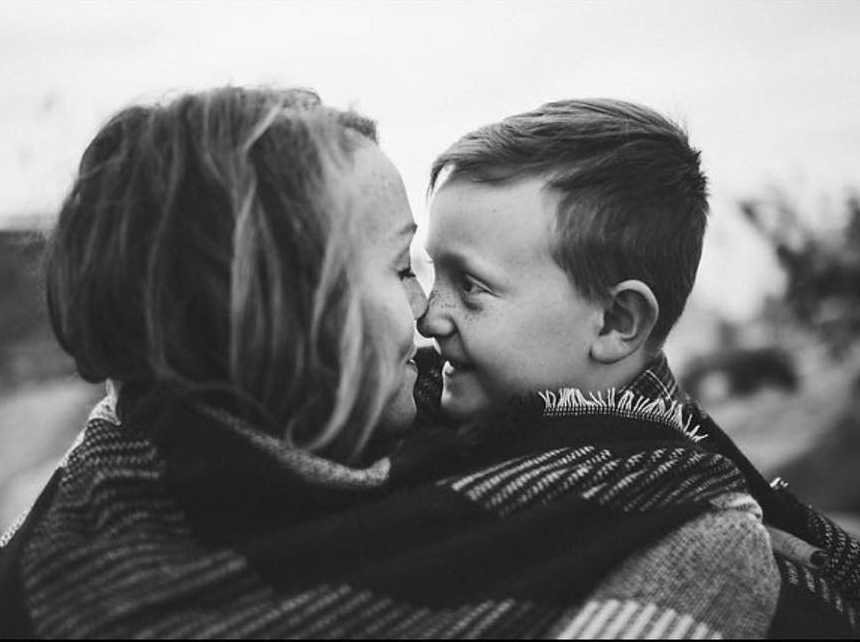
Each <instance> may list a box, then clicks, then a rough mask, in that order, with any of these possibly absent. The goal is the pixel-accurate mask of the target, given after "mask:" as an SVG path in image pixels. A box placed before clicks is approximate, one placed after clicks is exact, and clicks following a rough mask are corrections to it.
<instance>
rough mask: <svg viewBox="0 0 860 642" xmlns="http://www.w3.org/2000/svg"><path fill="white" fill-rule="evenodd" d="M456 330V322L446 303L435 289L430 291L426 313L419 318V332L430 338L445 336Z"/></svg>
mask: <svg viewBox="0 0 860 642" xmlns="http://www.w3.org/2000/svg"><path fill="white" fill-rule="evenodd" d="M453 330H454V324H453V323H452V322H451V319H450V317H449V316H448V314H447V313H446V311H445V305H444V303H443V302H442V300H441V298H440V297H439V292H438V291H437V290H435V289H433V290H431V291H430V296H429V297H428V299H427V307H426V311H425V312H424V315H423V316H422V317H421V318H420V319H418V332H420V333H421V334H422V335H424V336H425V337H427V338H428V339H432V338H436V337H444V336H447V335H449V334H451V332H453Z"/></svg>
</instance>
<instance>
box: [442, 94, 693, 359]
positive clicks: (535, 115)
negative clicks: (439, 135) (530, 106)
mask: <svg viewBox="0 0 860 642" xmlns="http://www.w3.org/2000/svg"><path fill="white" fill-rule="evenodd" d="M699 157H700V153H699V151H697V150H696V149H694V148H692V147H691V146H690V144H689V142H688V139H687V134H686V133H685V132H684V131H683V130H682V129H681V128H680V127H679V126H678V125H676V124H675V123H672V122H671V121H669V120H667V119H666V118H664V117H663V116H661V115H660V114H658V113H657V112H655V111H653V110H651V109H649V108H647V107H643V106H641V105H635V104H632V103H627V102H623V101H619V100H610V99H590V100H563V101H558V102H551V103H547V104H545V105H543V106H541V107H539V108H538V109H536V110H534V111H530V112H527V113H524V114H518V115H515V116H511V117H509V118H506V119H504V120H502V121H501V122H498V123H494V124H492V125H487V126H486V127H482V128H480V129H477V130H476V131H474V132H471V133H469V134H466V135H465V136H463V137H462V138H461V139H460V140H458V141H457V142H456V143H454V144H453V145H452V146H451V147H450V148H448V150H447V151H445V152H444V153H443V154H441V155H440V156H439V157H438V158H437V159H436V161H435V162H434V163H433V167H432V169H431V173H430V190H431V191H432V190H433V189H434V188H435V187H436V186H437V184H438V183H439V181H440V176H441V175H442V174H443V170H444V172H445V180H451V179H453V178H467V179H469V180H473V181H479V182H487V183H494V182H497V183H503V182H507V181H512V180H516V179H519V178H525V177H532V176H544V177H546V180H547V186H548V187H551V188H554V189H556V190H558V191H559V192H561V194H562V200H561V204H560V206H559V209H558V212H557V218H556V229H555V242H554V245H553V247H552V254H553V257H554V258H555V260H556V261H557V262H558V264H559V265H560V266H561V267H562V268H563V269H564V270H565V271H566V272H567V273H568V275H569V276H570V278H571V279H572V281H573V284H574V285H575V286H576V287H577V289H578V290H579V291H580V292H581V293H582V294H583V295H585V296H586V297H588V298H590V299H592V300H604V299H605V297H606V295H607V293H608V290H609V288H611V287H612V286H614V285H616V284H617V283H619V282H621V281H623V280H625V279H639V280H641V281H643V282H645V283H646V284H647V285H648V286H649V287H650V288H651V289H652V290H653V292H654V295H655V296H656V297H657V301H658V303H659V305H660V316H659V318H658V320H657V324H656V326H655V327H654V330H653V331H652V333H651V337H650V342H651V343H652V344H660V343H662V341H663V340H664V339H665V338H666V336H667V335H668V333H669V330H670V329H671V328H672V326H673V325H674V324H675V322H676V321H677V320H678V317H679V316H680V315H681V312H682V311H683V309H684V304H685V302H686V300H687V297H688V295H689V294H690V290H691V289H692V287H693V282H694V280H695V276H696V269H697V268H698V265H699V259H700V257H701V253H702V239H703V236H704V231H705V224H706V218H707V212H708V201H707V179H706V178H705V176H704V174H703V173H702V170H701V167H700V160H699Z"/></svg>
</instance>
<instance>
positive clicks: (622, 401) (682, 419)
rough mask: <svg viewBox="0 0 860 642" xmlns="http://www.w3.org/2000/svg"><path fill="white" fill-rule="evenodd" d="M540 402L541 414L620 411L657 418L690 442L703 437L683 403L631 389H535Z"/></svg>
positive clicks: (613, 412) (639, 416)
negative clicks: (648, 395) (654, 397)
mask: <svg viewBox="0 0 860 642" xmlns="http://www.w3.org/2000/svg"><path fill="white" fill-rule="evenodd" d="M538 395H540V398H541V399H542V400H543V403H544V411H543V414H544V415H545V416H553V415H556V416H557V415H567V414H575V413H576V411H577V410H586V411H588V412H591V413H594V412H599V413H605V414H620V415H623V416H626V417H634V418H637V419H645V420H652V421H658V422H660V423H662V424H665V425H668V426H671V427H672V428H675V429H676V430H679V431H680V432H681V433H682V434H683V435H684V436H686V437H687V438H689V439H691V440H692V441H694V442H700V441H702V440H703V439H706V438H707V434H705V433H704V432H702V427H701V426H700V425H699V424H695V425H694V424H693V415H692V413H691V412H689V411H685V409H684V404H682V403H680V402H678V401H672V400H667V399H662V398H657V399H653V398H650V397H645V396H643V395H637V394H635V393H634V392H633V391H632V390H625V391H623V392H619V391H618V390H617V389H616V388H609V389H608V390H605V391H602V392H600V391H598V392H589V393H584V392H582V390H580V389H579V388H559V389H558V391H556V392H554V391H552V390H544V391H543V392H538Z"/></svg>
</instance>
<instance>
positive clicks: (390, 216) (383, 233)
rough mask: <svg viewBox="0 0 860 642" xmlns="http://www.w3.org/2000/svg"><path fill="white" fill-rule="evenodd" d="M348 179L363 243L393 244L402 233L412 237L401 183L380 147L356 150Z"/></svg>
mask: <svg viewBox="0 0 860 642" xmlns="http://www.w3.org/2000/svg"><path fill="white" fill-rule="evenodd" d="M351 177H352V180H353V181H354V183H353V185H354V188H355V190H356V199H357V202H356V204H355V212H356V215H357V216H358V217H359V219H360V220H359V226H360V229H362V230H364V232H365V240H366V241H369V242H371V243H396V242H399V241H400V239H401V237H402V236H403V235H404V230H406V231H407V232H408V233H409V235H410V236H411V233H412V232H414V229H415V227H414V222H413V219H412V211H411V210H410V208H409V200H408V198H407V197H406V189H405V187H404V186H403V180H402V179H401V178H400V173H399V172H398V171H397V168H396V167H394V164H393V163H392V162H391V161H390V160H389V159H388V157H387V156H385V154H384V153H383V152H382V151H381V150H380V149H379V147H377V146H376V145H363V146H361V147H360V148H359V149H357V150H356V151H355V155H354V158H353V169H352V173H351Z"/></svg>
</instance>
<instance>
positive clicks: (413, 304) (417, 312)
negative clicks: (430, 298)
mask: <svg viewBox="0 0 860 642" xmlns="http://www.w3.org/2000/svg"><path fill="white" fill-rule="evenodd" d="M409 307H410V308H411V309H412V318H413V319H415V320H418V319H420V318H421V317H423V316H424V315H425V314H426V313H427V295H426V294H424V288H423V287H422V286H421V284H420V283H418V281H415V282H414V287H412V288H410V289H409Z"/></svg>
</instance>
